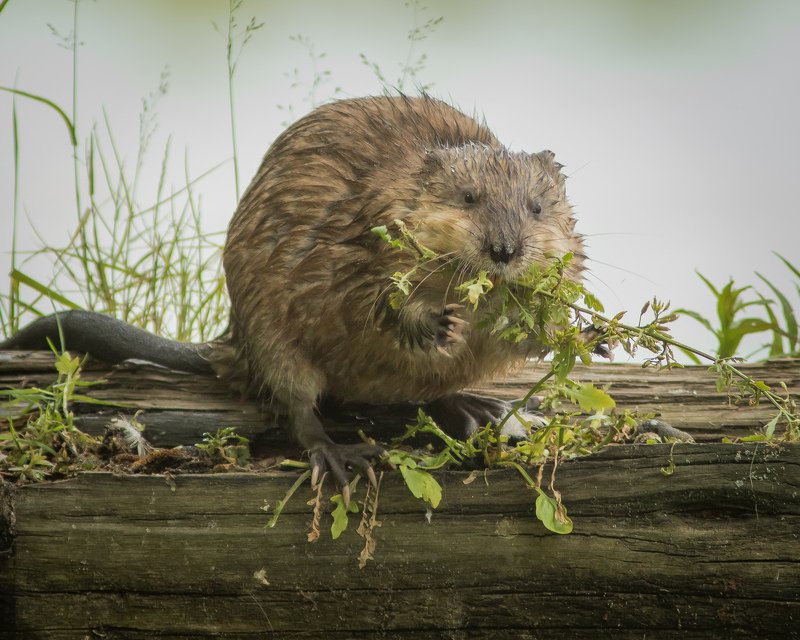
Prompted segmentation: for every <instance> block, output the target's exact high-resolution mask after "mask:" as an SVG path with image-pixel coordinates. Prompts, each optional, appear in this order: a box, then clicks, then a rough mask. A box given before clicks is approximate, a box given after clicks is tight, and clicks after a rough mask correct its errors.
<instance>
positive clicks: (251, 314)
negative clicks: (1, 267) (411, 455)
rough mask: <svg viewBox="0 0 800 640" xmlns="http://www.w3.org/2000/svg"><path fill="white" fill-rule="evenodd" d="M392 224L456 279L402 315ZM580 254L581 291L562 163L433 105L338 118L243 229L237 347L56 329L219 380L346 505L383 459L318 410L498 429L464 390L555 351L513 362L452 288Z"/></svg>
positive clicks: (34, 342) (494, 410)
mask: <svg viewBox="0 0 800 640" xmlns="http://www.w3.org/2000/svg"><path fill="white" fill-rule="evenodd" d="M396 220H400V221H402V222H403V223H404V224H405V226H406V228H407V229H408V230H409V231H410V232H411V233H413V234H414V237H415V238H417V239H418V240H419V242H420V243H422V244H423V245H425V246H426V247H428V248H430V249H431V250H433V251H434V252H436V253H437V254H440V255H442V256H445V257H447V258H448V259H449V260H450V261H451V263H452V265H453V266H454V269H450V270H446V269H438V270H437V269H435V268H434V269H430V270H429V272H428V273H426V275H425V277H424V278H423V279H421V280H420V281H419V282H416V283H415V288H414V289H413V291H412V293H411V295H410V296H409V297H408V299H407V300H406V301H405V303H404V304H402V305H401V306H400V308H399V309H397V310H394V309H393V308H392V307H391V306H390V305H389V304H388V302H387V298H388V293H389V290H390V286H389V285H390V278H391V276H392V274H394V273H396V272H398V271H399V272H405V271H408V270H410V269H411V268H413V267H414V265H415V261H414V257H413V256H411V255H409V254H407V253H404V252H401V251H398V250H397V249H395V248H394V247H392V246H390V245H389V244H388V243H386V242H385V241H383V240H382V239H381V238H379V237H377V236H376V235H375V234H374V233H373V232H372V231H371V230H372V229H373V228H374V227H377V226H380V225H387V226H390V227H391V226H392V225H393V224H395V221H396ZM567 252H571V253H573V254H574V256H575V258H574V260H573V261H572V263H571V266H570V270H569V272H568V273H567V275H568V277H570V278H574V279H578V278H580V275H581V271H582V269H583V258H584V255H583V243H582V239H581V236H580V235H579V234H577V233H576V232H575V218H574V217H573V215H572V209H571V206H570V204H569V202H568V201H567V198H566V193H565V185H564V175H563V174H562V173H561V165H560V164H558V163H557V162H556V161H555V159H554V155H553V154H552V153H551V152H549V151H543V152H540V153H533V154H529V153H522V152H512V151H510V150H508V149H507V148H506V147H504V146H503V145H502V144H500V142H499V141H498V140H497V138H496V137H495V136H494V134H493V133H492V132H491V131H490V130H489V129H488V128H487V127H486V126H485V125H484V124H482V123H479V122H477V121H476V120H475V119H474V118H471V117H469V116H467V115H465V114H463V113H461V112H460V111H458V110H456V109H455V108H453V107H451V106H449V105H447V104H445V103H444V102H441V101H439V100H436V99H434V98H431V97H429V96H425V95H423V96H421V97H415V98H412V97H406V96H394V97H388V96H386V97H371V98H359V99H349V100H341V101H337V102H332V103H329V104H326V105H324V106H321V107H319V108H317V109H315V110H314V111H312V112H311V113H310V114H308V115H306V116H305V117H303V118H301V119H300V120H298V121H297V122H295V123H294V124H293V125H291V126H290V127H289V128H288V129H287V130H286V131H285V132H284V133H283V134H282V135H280V137H278V139H277V140H276V141H275V142H274V144H273V145H272V146H271V147H270V149H269V150H268V151H267V153H266V155H265V157H264V159H263V161H262V163H261V167H260V168H259V170H258V172H257V173H256V175H255V177H254V179H253V180H252V182H251V183H250V186H249V187H248V189H247V191H246V192H245V194H244V195H243V197H242V199H241V201H240V203H239V206H238V208H237V210H236V212H235V213H234V216H233V219H232V220H231V222H230V226H229V228H228V235H227V241H226V244H225V249H224V254H223V262H224V267H225V274H226V279H227V286H228V291H229V293H230V300H231V315H230V325H229V330H228V331H227V332H226V334H225V335H224V336H223V337H221V338H220V339H219V340H217V341H215V342H212V343H208V344H203V345H197V344H182V343H177V342H174V341H170V340H166V339H163V338H158V337H156V336H152V335H151V334H148V333H146V332H143V331H141V330H138V329H133V328H132V327H129V326H128V325H126V324H124V323H122V322H119V321H116V320H113V319H111V318H108V317H105V316H102V315H99V314H94V313H90V312H67V313H63V314H60V316H59V322H60V324H61V327H62V331H63V334H64V336H65V342H66V345H65V346H66V347H69V348H72V349H77V350H80V351H87V352H89V353H91V354H92V355H94V356H95V357H98V358H100V359H103V360H106V361H111V362H116V361H119V360H122V359H125V358H132V357H135V358H140V359H146V360H149V361H152V362H155V363H158V364H162V365H165V366H167V367H173V368H177V369H182V370H189V371H200V372H210V371H213V372H215V373H216V374H217V375H219V376H220V377H222V378H224V379H225V380H227V381H229V382H231V384H233V385H234V386H236V385H238V386H244V387H246V388H247V390H248V391H249V392H250V393H251V394H254V395H257V396H259V397H261V398H265V399H268V400H269V402H271V403H272V405H273V407H274V408H275V410H277V411H278V412H282V413H285V414H286V415H287V416H288V424H289V430H290V432H291V435H292V436H293V437H294V439H295V440H296V441H297V443H298V444H299V445H300V446H301V447H302V448H303V449H304V450H306V451H308V452H309V456H310V460H311V464H312V468H313V478H314V480H315V482H316V479H317V478H318V477H319V476H320V474H321V473H322V472H323V471H325V470H328V471H330V473H331V474H332V476H333V478H334V480H335V481H336V483H337V484H338V485H339V486H340V487H342V488H345V487H346V485H347V474H346V469H347V468H350V469H352V470H355V471H358V472H362V473H364V474H366V475H367V476H369V477H370V479H374V472H373V470H372V468H371V466H370V464H369V460H370V459H371V458H372V457H373V456H375V455H376V454H378V453H379V452H380V451H381V448H380V447H379V446H373V445H367V444H357V445H340V444H336V443H334V442H333V441H332V440H331V439H330V438H329V437H328V436H327V434H326V433H325V431H324V429H323V426H322V424H321V422H320V420H319V418H318V416H317V413H316V407H317V403H318V401H319V399H320V398H321V397H323V396H324V397H326V398H330V399H333V400H335V401H340V402H349V401H355V402H364V403H373V404H380V403H392V402H405V401H419V402H427V403H430V408H431V411H432V413H433V415H434V417H436V418H437V419H438V420H439V421H440V423H443V424H442V426H443V427H445V428H447V429H449V430H450V431H451V432H453V431H460V432H461V434H462V435H464V434H465V433H469V432H470V431H472V430H474V429H475V428H476V427H477V426H478V425H479V424H485V423H486V422H487V421H489V420H494V421H497V420H498V419H499V418H500V417H501V416H502V415H503V414H504V413H505V411H507V409H508V406H507V404H506V403H502V402H500V401H497V400H494V399H491V398H482V397H480V396H475V395H471V394H465V393H461V392H460V390H461V389H463V388H464V387H466V386H469V385H474V384H475V383H477V382H478V381H480V380H481V379H485V378H487V377H489V376H492V375H496V374H498V373H502V372H504V371H506V370H507V369H509V367H511V366H513V365H514V364H516V363H520V362H521V361H523V360H524V359H525V358H526V357H527V356H529V355H541V354H542V352H543V351H544V348H543V346H542V344H541V343H540V342H539V340H537V337H536V336H531V337H530V338H528V339H527V340H525V341H523V342H520V343H516V344H512V343H511V342H508V341H502V340H500V339H498V338H497V337H496V336H494V335H492V334H491V333H490V332H489V330H487V329H479V328H478V327H476V326H475V325H474V323H473V322H472V320H474V318H473V312H472V311H471V310H470V309H469V308H464V307H461V305H459V297H460V294H459V293H458V292H456V291H455V286H454V285H455V284H456V282H455V280H454V277H455V276H454V273H456V274H462V275H463V274H467V275H468V276H471V275H475V274H477V273H478V271H480V270H485V271H486V272H487V273H488V274H490V276H491V277H493V278H498V279H508V280H513V279H514V278H515V277H517V276H519V275H521V274H522V273H524V272H525V271H526V270H527V269H529V268H530V266H531V265H532V264H534V263H545V262H546V261H547V260H548V258H549V257H550V256H562V255H564V254H566V253H567ZM46 335H49V336H51V338H55V339H57V338H56V336H57V335H58V331H57V328H56V322H55V320H54V318H53V317H52V316H51V317H48V318H43V319H40V320H37V321H35V322H34V323H32V324H31V325H29V326H28V327H26V328H25V329H23V330H22V331H21V332H20V333H18V334H17V335H16V336H14V337H12V338H10V339H9V340H7V341H5V342H3V343H0V348H3V349H9V348H15V347H16V348H20V347H22V348H30V347H33V346H41V345H42V344H43V342H44V336H46Z"/></svg>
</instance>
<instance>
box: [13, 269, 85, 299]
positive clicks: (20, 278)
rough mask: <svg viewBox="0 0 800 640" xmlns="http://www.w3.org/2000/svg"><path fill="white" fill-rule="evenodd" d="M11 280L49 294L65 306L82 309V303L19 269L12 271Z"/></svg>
mask: <svg viewBox="0 0 800 640" xmlns="http://www.w3.org/2000/svg"><path fill="white" fill-rule="evenodd" d="M11 280H12V281H14V282H19V283H20V284H24V285H27V286H29V287H30V288H31V289H33V290H34V291H37V292H39V293H41V294H42V295H43V296H47V297H48V298H50V299H51V300H52V301H53V302H58V303H60V304H63V305H64V306H65V307H67V308H69V309H81V308H82V307H81V306H80V305H78V304H76V303H74V302H72V301H71V300H68V299H67V298H65V297H64V296H62V295H61V294H60V293H58V292H57V291H53V289H51V288H50V287H48V286H47V285H44V284H42V283H41V282H39V281H38V280H34V279H33V278H31V277H30V276H28V275H25V274H24V273H22V272H21V271H19V270H17V269H14V270H13V271H12V272H11Z"/></svg>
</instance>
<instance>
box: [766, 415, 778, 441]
mask: <svg viewBox="0 0 800 640" xmlns="http://www.w3.org/2000/svg"><path fill="white" fill-rule="evenodd" d="M780 417H781V415H780V414H777V415H776V416H775V417H774V418H773V419H772V420H770V421H769V422H768V423H767V424H766V425H764V435H765V436H766V437H767V440H769V439H771V438H772V436H774V435H775V427H776V426H778V419H779V418H780Z"/></svg>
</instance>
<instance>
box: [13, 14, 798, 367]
mask: <svg viewBox="0 0 800 640" xmlns="http://www.w3.org/2000/svg"><path fill="white" fill-rule="evenodd" d="M0 5H3V3H2V2H0ZM231 8H233V9H234V13H233V22H234V24H233V25H232V29H231V31H230V33H231V34H232V36H233V47H232V55H233V59H234V60H235V61H236V64H237V66H236V69H235V74H234V77H233V101H232V104H233V112H234V123H235V133H236V140H237V145H238V146H237V149H236V157H237V164H238V168H239V174H240V176H241V177H240V187H239V191H240V192H241V191H242V190H244V188H245V187H246V185H247V183H248V182H249V179H250V177H251V176H252V175H253V174H254V172H255V170H256V169H257V166H258V164H259V162H260V160H261V157H262V156H263V154H264V152H265V151H266V149H267V148H268V147H269V145H270V143H271V142H272V140H273V139H274V138H275V137H276V136H277V135H278V134H279V133H280V131H281V130H282V129H283V128H284V127H285V126H286V124H288V123H289V122H291V121H293V120H294V119H296V118H297V117H300V116H301V115H303V114H304V113H305V112H307V111H308V110H309V109H310V108H311V107H312V106H313V105H315V104H318V103H321V102H325V101H327V100H329V99H332V98H343V97H349V96H360V95H366V94H376V93H380V92H381V91H383V87H384V85H388V86H390V87H401V88H402V89H403V90H404V91H406V92H410V93H414V92H415V90H416V89H417V88H419V87H427V88H428V91H429V92H430V93H432V94H433V95H435V96H437V97H440V98H443V99H445V100H447V101H449V102H451V103H452V104H454V105H456V106H458V107H460V108H461V109H462V110H464V111H466V112H468V113H476V114H478V115H480V116H482V117H484V118H485V120H486V122H487V123H488V125H489V126H490V127H491V128H492V129H493V130H494V132H495V133H496V134H497V135H498V137H499V138H500V139H501V140H502V141H503V142H504V143H505V144H506V145H507V146H509V147H511V148H512V149H515V150H527V151H538V150H541V149H552V150H553V151H555V153H556V155H557V158H558V159H559V161H560V162H562V163H563V164H565V165H566V168H565V171H566V172H567V174H568V175H569V176H570V178H569V181H568V192H569V194H570V198H571V201H572V203H573V205H574V207H575V211H576V214H577V216H578V218H579V222H578V228H579V230H580V231H582V232H583V233H584V234H585V235H586V236H587V243H588V246H589V250H588V252H589V256H590V258H591V259H592V261H591V262H590V269H591V272H590V274H589V279H588V284H589V287H590V289H591V290H593V291H594V292H595V293H596V294H597V295H598V296H599V297H600V298H601V299H602V300H603V301H604V303H605V305H606V308H607V310H609V311H611V312H616V311H617V310H622V309H627V310H629V312H630V314H629V319H630V320H635V319H636V317H638V312H639V309H640V308H641V306H642V304H643V303H644V302H645V301H646V300H648V299H650V298H652V297H653V296H657V297H658V298H660V299H666V300H671V301H672V303H673V306H678V307H686V308H690V309H695V310H697V311H699V312H700V313H701V314H703V315H704V316H707V317H713V316H714V315H715V313H716V312H715V304H716V301H715V299H714V297H713V296H712V295H711V294H710V292H709V290H708V289H707V288H706V285H704V284H703V282H702V281H701V280H700V279H699V278H698V276H697V275H696V274H695V270H699V271H700V272H702V273H703V274H704V275H705V276H707V277H708V278H709V279H710V280H711V281H712V282H714V283H716V284H717V285H724V284H725V283H726V282H727V280H728V278H729V277H733V278H734V279H735V281H736V283H737V285H739V286H744V285H747V284H754V285H756V284H757V285H758V287H759V289H760V290H761V291H762V292H763V293H764V295H771V292H770V290H769V289H768V288H767V287H766V286H765V285H764V283H763V282H762V281H760V280H759V279H758V278H757V277H756V275H755V273H754V272H755V271H758V272H760V273H761V274H763V275H764V276H765V277H766V278H767V279H769V280H770V281H771V282H772V283H773V284H774V285H775V286H776V287H777V288H779V289H780V290H782V291H785V292H787V295H788V294H791V295H792V296H794V298H793V299H796V295H795V293H796V290H795V286H796V283H797V282H798V279H797V278H795V277H794V276H793V275H792V274H791V272H790V271H789V270H788V269H787V268H786V266H785V265H784V264H783V263H782V262H781V261H780V260H779V259H778V258H777V257H776V256H775V255H774V254H773V251H775V252H778V253H780V254H782V255H783V256H785V257H786V258H787V259H789V260H790V261H792V262H794V264H795V265H798V264H799V263H800V260H798V258H800V251H798V245H799V244H800V215H798V214H799V212H798V207H797V203H796V201H795V194H796V188H797V183H798V178H797V176H798V173H800V171H798V170H800V156H798V149H800V126H798V122H797V118H798V114H799V113H800V86H798V79H799V78H798V60H800V3H798V2H796V0H786V1H781V0H762V1H760V2H753V1H751V0H672V1H671V2H663V1H658V0H603V1H598V0H568V1H564V2H552V1H550V0H548V1H544V0H528V1H512V0H495V1H494V2H492V3H487V2H484V1H478V0H450V1H443V0H442V1H437V0H426V1H425V2H406V3H404V2H403V1H402V0H396V1H384V2H375V1H374V0H337V1H336V2H329V1H325V0H291V1H289V0H270V1H267V0H262V1H255V0H254V1H244V2H233V3H230V2H228V1H227V0H191V1H190V0H172V1H170V2H163V1H162V0H137V2H128V1H126V0H81V1H80V2H79V3H78V5H77V20H76V11H75V4H74V3H73V2H71V1H68V0H36V1H35V2H33V1H31V0H9V1H8V2H7V3H5V5H4V6H3V8H2V11H1V12H0V86H4V87H16V88H17V89H19V90H23V91H26V92H30V93H32V94H36V95H39V96H43V97H46V98H47V99H49V100H51V101H53V102H54V103H55V104H57V105H58V106H60V107H61V108H62V109H63V110H64V111H65V112H66V114H67V115H68V116H69V117H70V118H73V117H74V122H75V127H76V133H77V139H78V149H79V151H78V158H79V161H78V165H79V166H78V169H79V172H80V176H79V178H78V182H79V183H80V187H79V188H80V189H81V190H82V191H83V204H84V205H85V203H86V201H87V198H88V196H87V194H88V192H89V189H90V178H89V176H88V173H87V167H86V160H85V158H86V157H87V146H86V145H87V140H88V136H89V134H90V133H91V132H92V131H93V129H94V131H95V132H96V135H97V142H96V144H97V145H100V144H102V145H103V148H104V149H105V153H106V158H108V159H110V160H109V162H111V164H114V163H119V164H120V165H124V166H126V167H128V168H129V169H131V170H133V169H134V168H135V167H136V165H137V164H138V165H140V170H139V172H138V177H137V191H136V195H135V200H136V202H135V206H136V207H140V208H146V207H149V206H152V205H153V204H154V203H155V202H156V201H158V200H159V199H160V198H161V197H163V195H164V194H169V193H172V192H175V191H179V190H181V189H183V188H185V186H186V184H187V181H188V180H194V179H195V178H198V177H199V176H201V175H202V174H204V173H205V172H207V171H209V170H211V169H213V168H215V167H216V168H215V169H214V170H213V171H211V173H209V174H208V175H205V177H203V178H202V179H200V180H198V181H197V182H193V183H192V184H193V191H194V194H195V196H196V202H194V204H193V206H195V207H196V208H197V209H198V210H199V211H200V212H201V214H202V225H203V228H204V229H205V230H206V231H208V232H209V233H212V232H223V231H224V229H225V227H226V225H227V221H228V219H229V217H230V216H231V214H232V212H233V210H234V209H235V206H236V201H237V190H236V181H235V176H234V162H233V160H232V158H233V155H234V151H233V147H232V133H231V99H230V94H229V82H228V80H229V68H228V59H227V55H226V54H227V42H228V35H229V26H231ZM251 18H252V20H253V21H252V22H251ZM248 25H249V27H248ZM75 33H77V44H78V46H77V66H76V67H75V68H76V69H77V74H76V75H75V77H74V83H73V70H74V67H73V40H74V38H75ZM381 76H382V77H383V80H381ZM73 87H75V88H77V92H76V95H77V99H76V101H75V104H74V105H73ZM14 102H16V108H15V109H14V107H13V105H14ZM73 109H74V111H73ZM143 109H144V112H145V117H144V119H143V118H142V112H143ZM14 111H15V112H16V142H15V135H14V131H15V124H14V115H15V114H14ZM112 132H113V133H112ZM143 139H144V140H146V141H147V143H148V144H147V153H146V154H145V155H144V158H143V159H142V160H141V161H139V160H137V154H138V152H139V149H140V147H141V144H140V143H141V141H142V140H143ZM168 140H169V154H168V156H167V157H166V159H165V148H166V145H167V141H168ZM15 148H16V149H17V151H18V155H17V156H16V159H15V153H14V149H15ZM72 156H73V151H72V147H71V145H70V139H69V133H68V130H67V127H65V125H64V122H63V120H62V119H61V118H60V117H59V116H58V114H56V112H55V111H54V110H53V109H52V108H50V107H48V106H47V105H45V104H43V103H41V102H37V101H34V100H30V99H25V98H23V97H19V96H18V97H17V98H16V99H14V98H13V97H12V94H10V93H1V92H0V273H2V274H3V277H2V278H0V293H2V292H5V293H8V291H9V287H10V285H9V280H8V279H7V278H6V277H5V274H6V273H7V272H8V271H9V270H10V268H11V249H12V247H11V242H12V234H11V228H12V220H13V218H14V212H15V211H16V212H17V229H16V249H17V252H18V256H17V259H16V262H17V267H18V268H20V263H21V262H22V260H23V259H24V256H23V255H22V252H24V251H27V250H31V249H36V248H37V247H40V246H42V244H49V245H53V246H59V245H63V244H66V242H67V240H68V239H69V236H70V233H71V230H74V229H75V227H76V224H77V220H78V213H77V210H76V197H75V184H76V179H75V175H76V168H75V166H74V165H73V160H72ZM112 160H113V162H112ZM96 165H97V166H94V168H93V171H94V172H95V177H94V179H95V180H99V177H98V176H100V174H101V172H102V170H103V168H102V167H101V163H99V162H97V163H96ZM187 176H188V178H187ZM15 180H16V181H17V182H16V184H17V187H16V189H15ZM15 193H16V204H15ZM218 240H219V241H220V242H221V236H218ZM24 268H25V270H26V271H27V272H29V273H31V274H32V275H33V276H34V277H36V278H38V279H42V280H47V278H48V277H49V275H51V273H52V267H51V266H48V263H47V262H46V260H41V259H33V260H32V261H30V262H27V263H25V264H24ZM674 332H675V333H676V335H677V336H678V337H680V338H682V339H683V340H684V341H686V342H690V343H692V344H693V345H695V346H697V347H701V348H704V349H709V350H713V348H714V345H715V344H716V340H715V339H714V337H713V336H712V335H711V334H710V333H709V332H708V331H706V330H705V329H703V328H702V327H701V326H700V325H699V324H698V323H697V322H695V321H694V320H692V319H690V318H682V319H681V320H679V321H678V323H677V325H676V327H675V329H674ZM767 339H768V337H767V336H766V334H761V335H756V336H751V337H750V338H749V342H745V346H744V347H743V348H742V350H741V351H742V353H744V354H746V353H749V352H750V351H752V350H754V349H755V348H756V347H757V346H758V345H759V344H761V343H763V342H765V341H766V340H767ZM620 359H623V360H624V358H622V357H620Z"/></svg>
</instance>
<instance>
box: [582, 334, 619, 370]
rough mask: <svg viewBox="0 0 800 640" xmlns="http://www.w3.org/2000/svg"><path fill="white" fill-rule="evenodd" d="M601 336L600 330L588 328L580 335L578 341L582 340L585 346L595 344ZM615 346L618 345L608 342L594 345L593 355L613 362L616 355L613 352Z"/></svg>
mask: <svg viewBox="0 0 800 640" xmlns="http://www.w3.org/2000/svg"><path fill="white" fill-rule="evenodd" d="M601 335H602V332H601V331H599V330H598V329H595V328H594V327H586V328H585V329H584V330H583V331H581V332H580V333H579V334H578V340H580V341H581V342H582V343H583V344H585V345H588V344H591V343H593V342H595V341H596V340H597V339H598V338H599V337H600V336H601ZM615 346H616V344H613V343H612V342H610V341H608V340H602V341H600V342H598V343H597V344H595V345H594V348H593V349H592V353H594V354H596V355H598V356H600V357H602V358H605V359H606V360H610V361H612V362H613V360H614V354H613V353H612V352H611V349H613V348H614V347H615Z"/></svg>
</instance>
